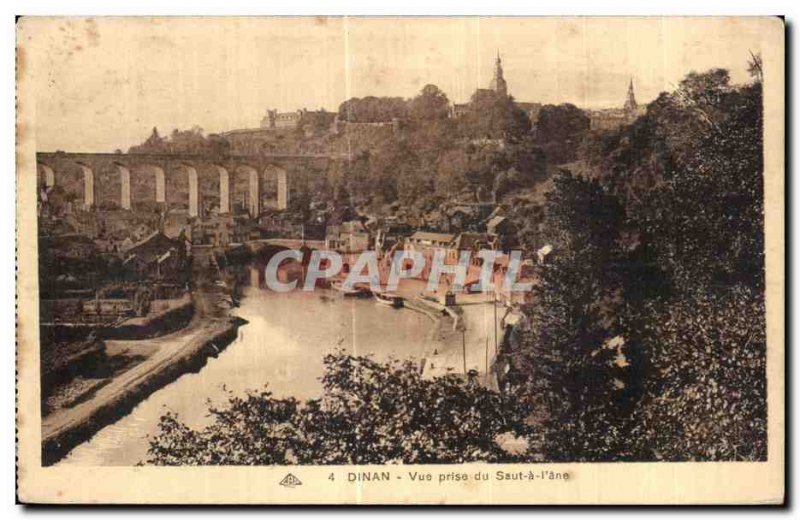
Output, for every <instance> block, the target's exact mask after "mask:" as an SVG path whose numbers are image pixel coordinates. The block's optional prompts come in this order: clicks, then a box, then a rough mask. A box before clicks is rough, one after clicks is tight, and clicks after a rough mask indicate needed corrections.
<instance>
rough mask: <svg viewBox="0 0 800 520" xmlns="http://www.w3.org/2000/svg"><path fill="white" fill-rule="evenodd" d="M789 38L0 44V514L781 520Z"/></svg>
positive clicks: (589, 35) (331, 24) (357, 26)
mask: <svg viewBox="0 0 800 520" xmlns="http://www.w3.org/2000/svg"><path fill="white" fill-rule="evenodd" d="M784 68H785V66H784V24H783V20H782V19H780V18H777V17H761V18H758V17H753V18H726V17H708V18H684V17H663V18H661V17H651V18H647V17H638V18H634V17H631V18H624V17H619V18H608V17H605V18H523V17H426V18H422V17H395V18H370V17H273V18H270V17H230V18H213V17H184V18H181V17H178V18H157V17H156V18H153V17H115V18H104V17H95V18H90V17H85V18H84V17H81V18H78V17H21V18H20V19H19V20H18V23H17V86H18V89H17V109H18V110H17V114H18V117H17V218H18V220H17V273H18V275H17V317H16V319H17V372H18V379H17V388H18V399H17V442H18V445H17V452H18V467H17V472H18V473H17V474H18V497H19V500H20V501H22V502H25V503H70V504H74V503H83V504H90V503H91V504H94V503H124V504H165V503H180V504H192V503H195V504H498V505H499V504H775V503H781V502H782V501H783V497H784V489H783V485H784V442H785V439H784V385H785V381H784V221H783V219H784V81H785V79H784V73H785V71H784Z"/></svg>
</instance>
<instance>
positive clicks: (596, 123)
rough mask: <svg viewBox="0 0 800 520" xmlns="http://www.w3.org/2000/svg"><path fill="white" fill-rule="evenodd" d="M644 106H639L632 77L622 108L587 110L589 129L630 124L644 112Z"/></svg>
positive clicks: (612, 127) (612, 128)
mask: <svg viewBox="0 0 800 520" xmlns="http://www.w3.org/2000/svg"><path fill="white" fill-rule="evenodd" d="M645 111H646V107H645V106H639V104H638V103H637V102H636V95H635V94H634V91H633V79H631V80H630V82H629V83H628V93H627V95H626V96H625V103H624V104H623V105H622V108H607V109H600V110H587V111H586V114H587V115H588V116H589V128H590V129H591V130H614V129H617V128H619V127H621V126H625V125H629V124H631V123H632V122H633V121H634V120H635V119H636V118H637V117H639V116H641V115H643V114H644V112H645Z"/></svg>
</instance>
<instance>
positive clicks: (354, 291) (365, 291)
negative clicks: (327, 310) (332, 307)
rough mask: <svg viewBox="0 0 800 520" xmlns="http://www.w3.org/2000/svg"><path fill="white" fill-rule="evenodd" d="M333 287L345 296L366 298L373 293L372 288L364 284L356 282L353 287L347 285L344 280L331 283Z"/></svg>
mask: <svg viewBox="0 0 800 520" xmlns="http://www.w3.org/2000/svg"><path fill="white" fill-rule="evenodd" d="M331 289H333V290H335V291H339V292H340V293H342V295H343V296H350V297H356V298H364V297H367V296H369V295H370V294H372V291H371V290H370V288H369V287H368V286H366V285H364V284H355V285H353V287H345V286H344V285H343V284H342V282H333V283H331Z"/></svg>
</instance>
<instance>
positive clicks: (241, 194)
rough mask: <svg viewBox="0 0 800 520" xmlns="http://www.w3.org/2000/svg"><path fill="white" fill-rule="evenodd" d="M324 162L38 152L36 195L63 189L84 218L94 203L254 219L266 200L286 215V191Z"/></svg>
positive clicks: (283, 158)
mask: <svg viewBox="0 0 800 520" xmlns="http://www.w3.org/2000/svg"><path fill="white" fill-rule="evenodd" d="M336 159H338V157H334V156H329V155H252V156H246V155H226V156H211V155H184V154H125V153H69V152H37V154H36V163H37V164H36V168H37V178H38V183H39V186H40V187H41V188H50V187H53V186H62V187H63V188H64V189H65V190H66V191H68V192H72V193H73V194H74V195H75V196H76V197H77V200H78V201H80V202H82V207H83V209H86V210H89V209H91V208H93V207H96V206H97V205H99V204H101V203H106V204H108V203H111V205H112V206H115V207H118V208H120V209H125V210H131V209H135V208H136V206H137V205H138V204H141V203H142V202H147V201H149V202H153V203H156V204H161V205H163V206H164V207H165V208H167V209H169V208H176V207H177V208H185V209H186V210H187V213H188V215H189V216H190V217H200V218H202V217H203V210H204V209H209V208H216V210H217V211H218V212H219V213H221V214H225V213H231V212H233V211H234V205H238V208H239V209H245V210H246V211H247V213H249V214H250V215H251V216H253V217H256V216H258V215H259V214H260V212H261V211H262V209H263V207H264V205H265V195H267V193H266V192H269V194H272V195H274V197H275V199H276V200H275V207H277V209H286V207H287V205H288V203H289V194H290V183H291V182H292V179H293V178H295V177H299V176H308V175H319V174H323V173H324V172H325V171H326V170H327V168H328V164H329V162H330V161H331V160H336Z"/></svg>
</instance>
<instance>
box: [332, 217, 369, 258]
mask: <svg viewBox="0 0 800 520" xmlns="http://www.w3.org/2000/svg"><path fill="white" fill-rule="evenodd" d="M325 247H326V248H327V249H329V250H331V251H338V252H340V253H360V252H362V251H367V250H368V249H370V234H369V231H368V230H367V228H366V227H365V226H364V224H362V223H361V221H360V220H351V221H348V222H342V223H341V224H340V225H333V226H328V228H327V230H326V233H325Z"/></svg>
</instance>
